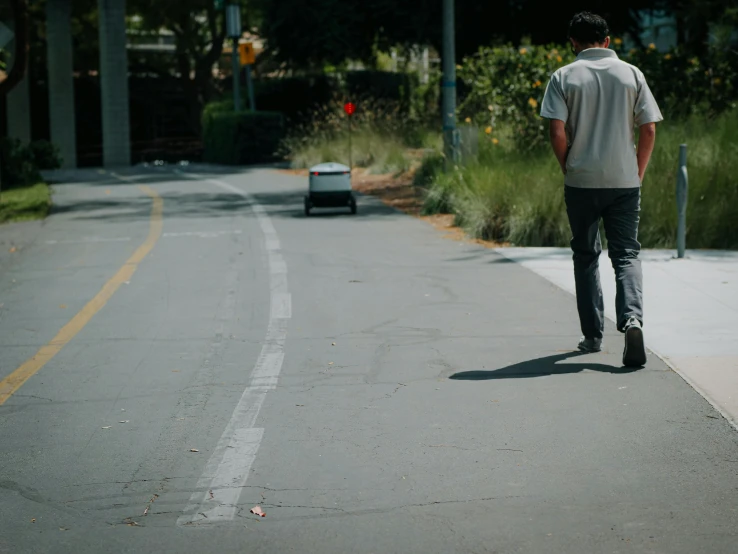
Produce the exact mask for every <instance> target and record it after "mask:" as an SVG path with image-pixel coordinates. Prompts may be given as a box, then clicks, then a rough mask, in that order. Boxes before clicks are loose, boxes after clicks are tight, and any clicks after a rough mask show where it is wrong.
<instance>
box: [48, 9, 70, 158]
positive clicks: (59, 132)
mask: <svg viewBox="0 0 738 554" xmlns="http://www.w3.org/2000/svg"><path fill="white" fill-rule="evenodd" d="M71 12H72V0H47V1H46V40H47V54H48V70H49V119H50V123H51V142H53V143H54V144H55V145H57V146H58V147H59V149H60V151H61V155H62V159H63V165H62V167H65V168H74V167H77V132H76V129H75V111H74V78H73V75H72V72H73V61H74V58H73V54H72V27H71V20H70V18H71Z"/></svg>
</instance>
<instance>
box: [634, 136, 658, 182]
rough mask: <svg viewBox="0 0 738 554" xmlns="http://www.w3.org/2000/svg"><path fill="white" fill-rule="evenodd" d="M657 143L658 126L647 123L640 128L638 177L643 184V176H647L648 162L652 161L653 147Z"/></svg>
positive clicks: (637, 154)
mask: <svg viewBox="0 0 738 554" xmlns="http://www.w3.org/2000/svg"><path fill="white" fill-rule="evenodd" d="M655 143H656V124H655V123H646V124H645V125H641V126H640V132H639V134H638V150H637V152H636V156H637V158H638V177H639V178H640V180H641V182H643V176H644V175H645V174H646V168H647V167H648V162H649V161H651V154H652V153H653V146H654V144H655Z"/></svg>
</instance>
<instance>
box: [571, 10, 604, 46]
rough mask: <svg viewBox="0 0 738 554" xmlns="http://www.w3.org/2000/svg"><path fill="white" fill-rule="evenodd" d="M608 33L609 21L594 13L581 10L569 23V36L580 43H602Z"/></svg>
mask: <svg viewBox="0 0 738 554" xmlns="http://www.w3.org/2000/svg"><path fill="white" fill-rule="evenodd" d="M608 34H610V30H609V29H608V28H607V21H605V20H604V18H602V17H600V16H599V15H595V14H593V13H589V12H580V13H578V14H577V15H575V16H574V17H573V18H572V20H571V22H570V23H569V38H573V39H574V40H576V41H577V42H579V43H580V44H602V43H603V42H605V38H607V35H608Z"/></svg>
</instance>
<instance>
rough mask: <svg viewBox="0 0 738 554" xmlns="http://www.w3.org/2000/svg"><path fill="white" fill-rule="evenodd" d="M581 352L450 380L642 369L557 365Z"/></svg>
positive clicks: (572, 364) (454, 377)
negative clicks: (587, 370) (586, 370)
mask: <svg viewBox="0 0 738 554" xmlns="http://www.w3.org/2000/svg"><path fill="white" fill-rule="evenodd" d="M583 355H584V354H582V353H581V352H566V353H563V354H556V355H555V356H546V357H544V358H536V359H535V360H528V361H526V362H520V363H517V364H513V365H509V366H507V367H503V368H500V369H495V370H488V371H485V370H473V371H462V372H460V373H454V374H453V375H451V377H449V379H454V380H456V381H488V380H490V379H525V378H528V377H545V376H548V375H568V374H570V373H579V372H581V371H583V370H585V369H589V370H590V371H600V372H602V373H614V374H626V373H634V372H636V371H638V370H639V369H642V368H630V367H615V366H612V365H605V364H593V363H579V364H574V363H561V364H560V363H557V362H560V361H563V360H568V359H570V358H578V357H579V356H583Z"/></svg>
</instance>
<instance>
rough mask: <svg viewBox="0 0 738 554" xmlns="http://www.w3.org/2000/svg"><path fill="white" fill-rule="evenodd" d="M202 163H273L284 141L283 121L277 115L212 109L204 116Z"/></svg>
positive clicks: (210, 107) (218, 107) (206, 111)
mask: <svg viewBox="0 0 738 554" xmlns="http://www.w3.org/2000/svg"><path fill="white" fill-rule="evenodd" d="M202 123H203V125H202V127H203V146H204V152H203V160H204V161H205V162H207V163H216V164H224V165H244V164H254V163H263V162H270V161H273V160H274V159H275V157H276V155H275V152H276V151H277V148H278V147H279V144H280V142H281V140H282V138H283V137H284V117H283V115H282V114H281V113H277V112H238V113H235V112H226V111H222V106H218V105H216V106H212V105H211V106H209V107H208V108H206V109H205V111H204V112H203V122H202Z"/></svg>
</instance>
